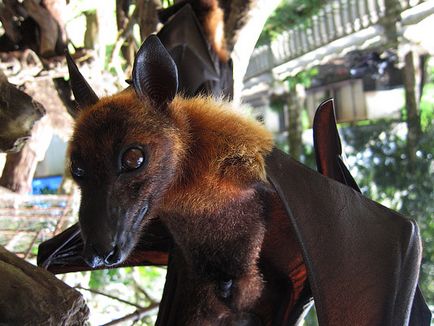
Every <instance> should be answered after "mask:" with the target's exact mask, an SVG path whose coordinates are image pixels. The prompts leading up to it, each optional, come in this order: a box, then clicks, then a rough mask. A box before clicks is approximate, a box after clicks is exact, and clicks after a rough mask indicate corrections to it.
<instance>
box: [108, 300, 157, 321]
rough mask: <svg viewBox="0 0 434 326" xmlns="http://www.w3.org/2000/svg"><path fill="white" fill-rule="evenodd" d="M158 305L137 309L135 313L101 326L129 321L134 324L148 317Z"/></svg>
mask: <svg viewBox="0 0 434 326" xmlns="http://www.w3.org/2000/svg"><path fill="white" fill-rule="evenodd" d="M159 305H160V304H159V303H153V304H151V305H149V306H148V307H146V308H141V309H137V310H136V311H134V312H133V313H131V314H129V315H126V316H124V317H121V318H118V319H115V320H112V321H111V322H109V323H107V324H104V325H102V326H112V325H118V324H120V323H123V322H126V321H130V320H132V321H133V322H136V321H138V320H140V319H142V318H143V317H145V316H146V315H148V314H149V313H150V312H151V311H152V310H154V309H156V308H158V306H159Z"/></svg>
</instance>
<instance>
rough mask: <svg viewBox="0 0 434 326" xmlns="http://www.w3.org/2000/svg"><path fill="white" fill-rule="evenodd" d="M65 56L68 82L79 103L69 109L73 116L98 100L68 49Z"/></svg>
mask: <svg viewBox="0 0 434 326" xmlns="http://www.w3.org/2000/svg"><path fill="white" fill-rule="evenodd" d="M65 57H66V63H67V65H68V71H69V82H70V84H71V89H72V93H73V94H74V98H75V100H76V102H77V103H78V105H79V107H78V108H77V109H75V110H72V111H71V110H70V111H69V113H70V114H71V115H72V116H73V117H74V118H75V117H76V116H77V113H78V111H79V110H80V109H83V108H85V107H87V106H91V105H94V104H95V103H96V102H98V100H99V98H98V96H97V95H96V94H95V92H94V91H93V89H92V88H91V87H90V85H89V84H88V83H87V81H86V80H85V79H84V77H83V75H82V74H81V73H80V71H79V70H78V67H77V65H76V64H75V62H74V59H72V57H71V55H70V54H69V52H68V50H66V51H65Z"/></svg>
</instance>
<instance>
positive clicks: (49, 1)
mask: <svg viewBox="0 0 434 326" xmlns="http://www.w3.org/2000/svg"><path fill="white" fill-rule="evenodd" d="M65 6H66V2H65V0H45V1H42V2H40V1H36V0H23V1H18V0H4V1H3V2H2V3H1V4H0V20H1V22H2V25H3V26H4V29H5V34H4V35H2V36H1V37H0V50H1V51H12V50H23V49H26V48H30V49H32V50H34V51H35V52H36V53H38V55H40V56H41V57H44V58H49V57H52V56H57V55H62V54H63V49H64V48H65V44H66V34H65V31H64V22H63V18H62V13H63V12H64V8H65Z"/></svg>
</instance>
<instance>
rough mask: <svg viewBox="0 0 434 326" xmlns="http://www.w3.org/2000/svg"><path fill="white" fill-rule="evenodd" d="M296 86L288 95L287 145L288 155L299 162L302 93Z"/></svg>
mask: <svg viewBox="0 0 434 326" xmlns="http://www.w3.org/2000/svg"><path fill="white" fill-rule="evenodd" d="M300 87H302V86H301V85H297V86H296V87H294V88H293V89H291V91H290V92H289V94H288V102H287V103H288V120H289V121H288V144H289V155H291V157H292V158H294V159H296V160H300V158H301V154H302V152H303V147H302V135H303V126H302V122H301V111H302V109H303V105H302V103H303V100H304V97H303V96H302V91H301V90H300V89H299V88H300Z"/></svg>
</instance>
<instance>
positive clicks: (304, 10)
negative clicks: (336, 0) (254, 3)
mask: <svg viewBox="0 0 434 326" xmlns="http://www.w3.org/2000/svg"><path fill="white" fill-rule="evenodd" d="M323 4H324V1H323V0H282V2H281V3H280V5H279V6H278V7H277V9H276V11H275V12H274V13H273V14H272V15H271V16H270V17H269V18H268V20H267V22H266V23H265V26H264V29H263V31H262V33H261V35H260V36H259V40H258V45H262V44H267V43H269V42H270V41H271V40H273V39H274V38H276V36H277V35H279V34H281V33H282V32H283V31H285V30H287V29H288V28H289V27H290V26H292V25H298V24H305V23H306V22H307V19H308V18H309V17H310V16H312V15H313V14H315V13H316V12H317V11H318V10H319V9H320V8H321V6H322V5H323Z"/></svg>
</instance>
